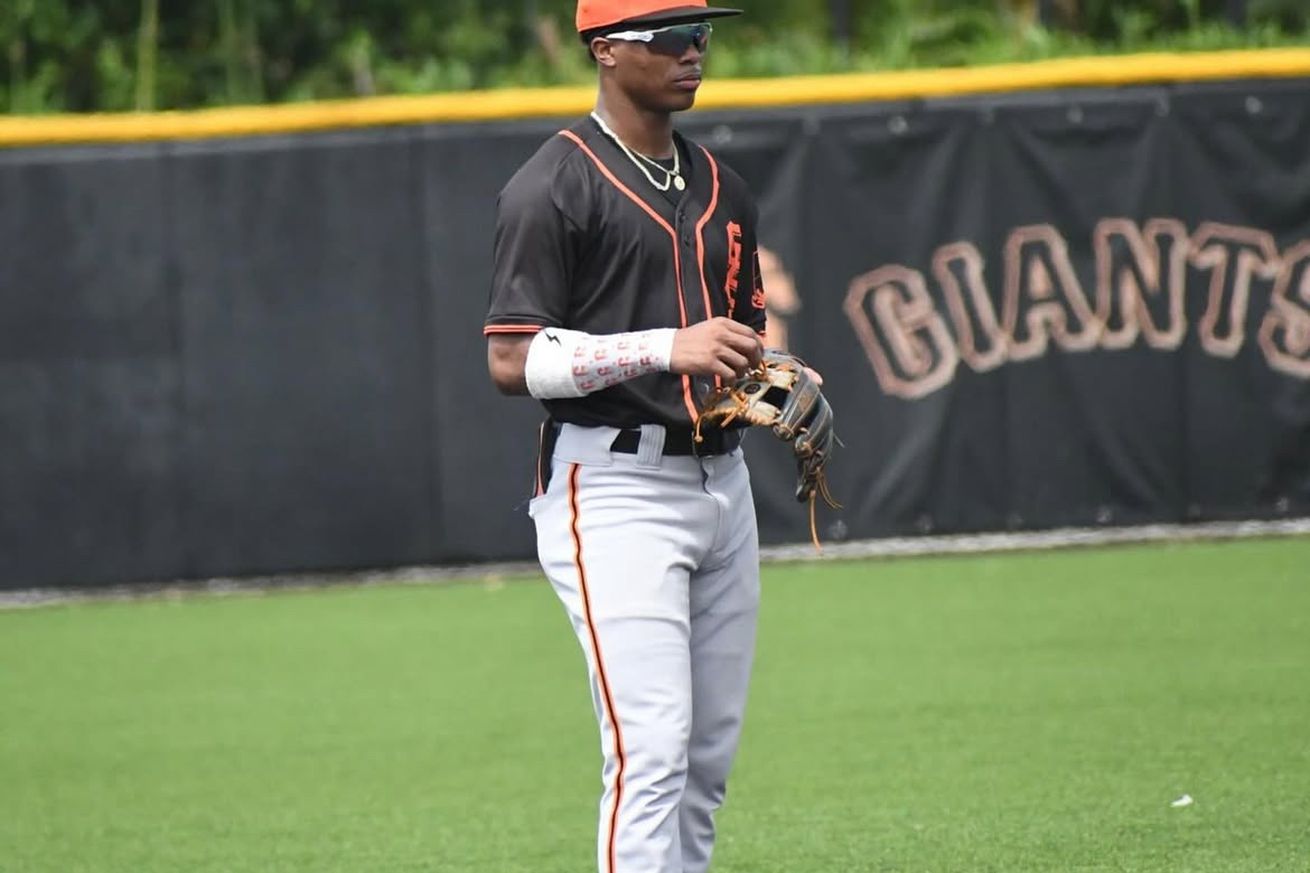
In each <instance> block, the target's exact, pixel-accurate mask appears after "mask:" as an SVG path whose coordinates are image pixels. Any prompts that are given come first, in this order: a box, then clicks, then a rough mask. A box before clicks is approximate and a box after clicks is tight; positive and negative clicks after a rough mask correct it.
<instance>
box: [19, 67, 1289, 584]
mask: <svg viewBox="0 0 1310 873" xmlns="http://www.w3.org/2000/svg"><path fill="white" fill-rule="evenodd" d="M1260 56H1261V54H1260V53H1255V54H1252V55H1242V56H1241V57H1242V59H1243V60H1242V63H1243V64H1246V65H1247V66H1245V67H1238V66H1231V65H1230V66H1224V65H1223V64H1222V63H1220V61H1218V60H1215V61H1213V62H1212V63H1210V64H1205V63H1200V62H1197V61H1195V59H1193V61H1192V66H1193V69H1192V70H1191V72H1192V73H1193V74H1194V75H1192V76H1190V77H1189V76H1185V75H1184V73H1185V72H1187V71H1186V70H1181V71H1180V70H1178V69H1177V68H1174V67H1168V66H1167V65H1166V66H1164V67H1160V68H1158V69H1157V72H1156V73H1155V74H1151V75H1148V74H1146V73H1143V72H1141V71H1140V70H1138V71H1137V75H1138V78H1137V79H1133V78H1128V79H1124V75H1125V74H1124V70H1131V69H1132V68H1133V63H1135V62H1120V63H1118V64H1113V63H1110V64H1102V65H1101V66H1099V67H1096V68H1095V70H1092V68H1090V67H1087V66H1086V65H1084V67H1083V68H1082V69H1083V72H1082V73H1081V74H1080V76H1075V75H1074V73H1071V72H1069V68H1067V67H1047V68H1045V69H1046V71H1047V73H1048V74H1049V75H1048V76H1047V78H1046V79H1042V78H1041V77H1040V76H1036V75H1035V73H1034V70H1037V69H1040V68H1026V69H1028V79H1027V80H1026V83H1025V82H1023V81H1020V82H1019V84H1015V82H1014V80H1012V79H1006V80H1004V81H1002V80H1001V79H1000V78H998V74H997V73H996V72H995V71H991V72H986V71H982V72H980V71H974V72H971V73H957V74H955V75H954V76H953V77H952V76H950V75H949V74H941V73H933V74H912V75H918V76H920V77H924V76H928V77H929V79H930V81H928V80H924V79H922V78H920V79H919V80H914V81H911V80H907V79H898V78H896V77H894V76H892V77H883V78H881V79H876V80H875V79H869V78H868V77H850V78H843V79H840V80H825V81H827V82H828V83H829V86H830V88H829V90H824V88H823V86H822V83H816V80H802V83H801V84H800V85H798V84H797V83H796V82H791V83H786V82H784V83H776V84H770V85H769V86H768V88H772V89H773V91H774V98H775V99H774V102H773V103H772V104H769V105H761V104H762V103H766V102H767V101H765V100H764V99H763V98H762V97H761V95H764V94H765V93H766V89H765V88H761V87H758V86H757V87H755V88H753V89H749V93H750V94H751V95H753V96H751V98H750V99H747V97H746V96H745V92H743V94H742V95H741V100H740V101H739V103H738V104H737V105H742V104H750V105H751V107H752V108H750V109H745V110H734V109H730V108H727V107H726V105H725V104H724V103H723V101H725V100H726V98H725V97H713V98H710V94H709V93H707V100H706V102H707V103H709V104H710V105H711V106H712V107H713V108H711V109H710V110H709V111H701V112H697V113H694V114H692V115H689V116H687V117H686V119H685V123H684V129H685V130H687V132H689V133H690V134H692V135H693V136H695V137H697V138H700V139H701V140H702V141H704V142H705V143H706V144H707V145H709V146H711V147H712V148H713V149H715V150H716V152H717V153H718V154H720V155H721V156H722V157H723V159H724V160H726V161H727V162H728V163H729V164H731V165H732V166H734V167H735V168H736V169H737V170H738V171H739V172H741V173H742V175H744V176H745V177H746V178H747V180H748V181H749V182H750V183H751V184H752V185H753V186H754V188H755V190H756V191H757V192H758V193H759V196H760V200H761V206H762V221H763V227H762V234H761V237H762V241H763V243H764V244H765V245H766V246H767V247H768V248H769V250H770V252H771V253H772V255H773V258H772V259H771V261H772V263H773V265H774V270H773V272H772V282H771V284H770V289H769V291H770V298H771V299H770V302H771V305H772V307H773V308H774V309H775V313H774V315H775V320H776V321H778V322H780V323H785V325H786V328H787V335H788V338H789V342H790V344H791V347H792V348H793V350H795V351H797V352H799V353H800V354H802V355H804V356H805V357H806V358H807V359H809V360H810V361H812V363H814V365H815V366H817V367H818V368H819V369H821V370H822V371H823V372H824V373H825V376H826V378H827V387H826V391H827V393H828V395H829V397H830V399H831V400H832V402H833V405H834V407H835V408H836V409H837V412H838V416H839V418H838V422H839V428H838V429H839V433H840V435H841V437H842V439H843V441H844V443H845V448H844V449H843V450H842V451H841V452H840V454H839V455H838V457H837V458H836V459H835V461H834V463H833V480H834V484H835V489H834V490H835V491H836V492H837V494H838V496H839V498H840V499H841V500H842V502H843V503H844V505H845V509H843V510H841V511H839V512H833V513H830V514H826V515H825V516H824V517H823V521H822V524H821V530H823V531H825V532H826V535H827V536H829V537H832V538H847V537H855V538H868V537H883V536H893V535H906V534H915V533H924V532H933V533H953V532H970V531H988V530H1030V529H1044V528H1051V527H1064V526H1097V525H1122V524H1134V523H1147V522H1194V521H1201V520H1217V519H1235V518H1279V517H1283V516H1294V515H1307V514H1310V147H1308V144H1310V53H1307V52H1301V53H1300V54H1299V55H1298V54H1296V53H1295V52H1293V53H1287V52H1278V53H1268V55H1266V58H1267V60H1268V68H1267V69H1263V70H1262V69H1260V68H1256V69H1251V68H1250V64H1251V59H1252V58H1257V57H1260ZM1289 58H1291V60H1289ZM1297 59H1299V60H1297ZM1294 61H1295V62H1294ZM1297 63H1300V64H1301V65H1300V66H1297ZM1006 69H1011V68H1006ZM1089 70H1091V71H1090V72H1089ZM1097 71H1099V72H1097ZM1203 71H1206V72H1208V73H1209V75H1200V73H1201V72H1203ZM1216 71H1217V73H1218V74H1216ZM1227 71H1234V72H1235V73H1241V74H1242V75H1247V76H1251V77H1252V78H1249V79H1246V80H1243V81H1223V80H1222V79H1223V78H1224V75H1222V74H1224V73H1226V72H1227ZM1112 74H1113V75H1112ZM1230 75H1231V74H1230ZM934 76H935V77H937V78H932V77H934ZM1061 76H1064V77H1066V78H1061ZM1116 76H1117V78H1116ZM988 77H990V78H988ZM1069 77H1072V78H1069ZM1184 78H1190V79H1221V80H1220V81H1183V82H1180V81H1176V80H1177V79H1184ZM856 80H859V83H862V85H861V87H862V88H863V90H860V89H858V88H856V87H855V85H856V84H857V82H856ZM950 82H955V83H957V84H956V86H955V88H954V89H952V88H950V87H947V85H948V84H949V83H950ZM1134 82H1137V83H1139V84H1133V83H1134ZM833 83H837V84H833ZM989 83H990V84H989ZM1085 83H1094V84H1096V85H1097V87H1092V88H1088V87H1075V86H1077V85H1080V84H1085ZM1025 84H1026V86H1027V88H1026V89H1025V87H1024V86H1025ZM911 85H914V86H915V87H918V88H920V91H918V92H915V91H913V90H912V89H911V87H910V86H911ZM1057 85H1058V86H1064V87H1060V88H1058V89H1055V88H1052V86H1057ZM875 86H876V88H875ZM733 87H736V86H727V88H726V90H724V91H723V92H721V93H724V94H727V93H729V91H731V89H732V88H733ZM989 87H990V89H991V92H989V91H988V88H989ZM878 89H881V90H878ZM898 89H899V90H898ZM807 90H808V92H809V93H810V94H811V95H813V96H817V97H818V98H819V99H818V101H817V102H813V103H811V104H809V105H791V104H793V103H795V102H797V100H798V99H799V97H798V94H800V93H803V92H805V91H807ZM980 92H982V93H980ZM549 93H550V94H551V95H553V96H551V97H550V98H549V99H547V98H545V97H543V96H541V95H534V96H531V97H530V99H531V100H532V103H533V106H534V107H535V110H534V111H533V112H528V113H525V114H528V115H540V114H542V111H543V107H544V108H545V109H549V110H550V111H552V112H559V113H564V114H571V113H572V112H574V111H575V110H580V108H582V107H585V100H586V98H587V95H586V94H585V93H583V92H577V91H573V90H570V89H564V90H562V91H559V92H549ZM837 97H844V98H845V99H848V100H849V101H852V102H842V101H841V100H840V99H836V98H837ZM827 98H833V99H827ZM422 99H429V100H438V101H441V100H455V101H456V102H458V101H459V100H467V99H472V100H473V102H470V103H468V105H467V106H465V108H464V109H461V110H459V111H456V110H455V109H451V108H450V107H451V106H453V105H454V104H450V105H447V106H446V108H447V110H448V112H447V114H446V115H444V116H440V117H442V118H453V119H455V120H453V121H446V122H443V123H435V120H434V119H435V118H436V116H431V115H422V113H421V112H419V110H418V109H417V108H416V107H417V106H418V102H416V101H413V100H407V99H404V98H397V99H395V100H388V101H364V102H360V103H351V104H332V105H329V106H312V107H293V108H290V109H286V110H278V109H260V110H221V111H217V112H212V113H198V114H182V115H160V116H146V117H110V118H90V119H66V118H55V119H36V120H25V119H6V120H2V121H0V144H5V145H9V146H11V148H8V149H0V245H2V246H3V254H2V255H0V587H8V588H15V587H29V586H61V585H95V584H109V583H115V582H131V581H142V580H161V579H177V578H201V577H212V576H223V575H248V574H266V573H276V572H284V571H306V570H310V571H312V570H329V569H351V568H362V567H391V566H400V565H410V564H432V563H450V562H464V561H482V560H512V559H521V558H525V557H530V556H531V554H532V538H531V526H530V522H529V521H528V519H527V517H526V513H525V512H524V511H523V509H524V508H523V505H522V504H523V502H524V500H525V499H526V496H527V490H528V487H529V483H530V479H531V457H530V455H531V450H532V443H533V432H534V425H535V423H536V421H537V419H538V412H537V410H536V408H535V406H534V404H532V403H531V402H528V401H515V400H510V399H505V398H501V397H499V396H498V395H496V394H495V392H494V391H493V389H492V388H491V386H490V384H489V382H488V381H487V379H486V377H485V368H484V365H483V360H484V357H485V351H484V349H485V346H484V341H483V339H482V335H481V330H480V327H481V322H482V316H483V313H484V309H485V304H486V298H487V283H488V274H489V256H490V235H491V225H492V214H493V207H494V199H495V194H496V191H497V190H498V189H499V187H500V185H502V184H503V182H504V181H505V180H506V179H507V178H508V176H509V175H510V173H511V172H512V171H513V170H514V168H515V167H516V166H517V165H518V164H519V163H520V162H521V161H522V160H524V159H525V158H526V157H527V156H528V155H529V154H531V152H532V151H533V150H534V149H535V147H536V146H537V145H538V144H539V143H540V142H541V140H542V139H543V138H545V137H546V136H549V135H551V134H552V133H553V132H554V131H555V130H556V129H557V128H558V127H559V126H560V121H559V120H558V119H553V118H520V119H516V120H500V118H499V115H497V114H496V113H497V112H498V113H501V114H507V113H508V109H512V108H513V107H512V106H509V107H508V109H507V105H506V104H504V102H503V101H504V100H505V99H506V98H504V97H499V98H483V102H482V103H480V104H479V103H477V102H476V98H422ZM525 99H529V98H525ZM497 101H500V102H497ZM461 105H464V104H461ZM396 107H402V109H403V110H404V111H400V110H398V109H397V108H396ZM469 107H480V108H478V109H477V111H475V109H473V108H469ZM520 108H522V107H520ZM429 110H431V107H429ZM493 110H494V111H493ZM431 111H435V110H431ZM279 112H282V113H284V114H279ZM460 112H464V113H466V114H465V115H461V114H460ZM477 112H482V113H483V114H481V115H479V114H477ZM243 113H244V114H243ZM416 113H418V115H417V117H416V115H415V114H416ZM252 117H253V118H254V119H255V120H254V121H252V120H251V118H252ZM333 122H336V123H335V124H334V123H333ZM428 122H432V123H428ZM252 125H253V126H252ZM261 125H262V126H261ZM335 128H352V129H349V130H343V129H335ZM259 130H265V131H270V132H269V133H266V134H265V135H252V134H254V133H256V132H257V131H259ZM235 134H242V136H235ZM788 291H794V292H795V294H794V298H795V299H793V297H792V295H790V294H788V293H787V292H788ZM748 446H749V452H750V454H751V458H752V467H753V472H754V476H755V483H756V496H757V501H758V503H759V505H760V510H761V522H762V524H761V529H762V536H763V537H764V539H765V540H766V541H768V542H773V543H778V542H787V541H795V540H803V539H804V538H805V537H806V536H807V533H808V528H807V523H806V520H805V516H804V512H803V510H802V509H801V508H800V507H797V506H796V505H795V504H794V502H793V501H792V499H791V489H792V470H791V468H790V466H789V464H788V459H787V457H786V455H785V453H784V452H783V450H782V449H781V447H779V446H777V445H775V444H774V443H772V442H771V441H770V440H769V439H767V438H764V437H763V435H760V436H759V437H757V438H753V439H752V440H751V441H750V443H749V444H748Z"/></svg>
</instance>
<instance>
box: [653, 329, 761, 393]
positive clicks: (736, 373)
mask: <svg viewBox="0 0 1310 873" xmlns="http://www.w3.org/2000/svg"><path fill="white" fill-rule="evenodd" d="M763 356H764V344H763V343H761V342H760V338H759V337H758V336H757V335H756V334H755V331H753V330H752V329H751V328H749V327H747V326H746V325H744V324H742V323H741V322H739V321H733V320H732V319H731V318H724V317H723V316H719V317H717V318H711V319H710V320H709V321H702V322H701V323H700V324H693V325H692V326H691V327H684V328H682V329H681V330H679V331H678V332H677V333H676V334H674V335H673V353H672V355H671V356H670V359H669V370H670V371H671V372H674V373H677V374H678V375H680V376H681V375H686V376H718V377H720V378H722V379H736V378H738V377H740V376H743V375H745V373H746V371H747V370H749V369H751V368H752V367H754V366H756V365H758V364H759V363H760V361H761V360H762V359H763Z"/></svg>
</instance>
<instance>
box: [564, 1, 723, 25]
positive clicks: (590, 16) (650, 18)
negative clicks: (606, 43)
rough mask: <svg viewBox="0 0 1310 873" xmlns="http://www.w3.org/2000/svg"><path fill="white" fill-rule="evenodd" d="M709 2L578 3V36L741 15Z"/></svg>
mask: <svg viewBox="0 0 1310 873" xmlns="http://www.w3.org/2000/svg"><path fill="white" fill-rule="evenodd" d="M740 14H741V10H740V9H724V8H722V7H719V6H709V5H707V4H706V2H705V0H578V33H586V32H587V31H589V30H598V29H599V28H602V27H610V26H611V25H615V24H673V23H675V22H678V21H704V20H705V19H707V18H723V17H724V16H727V15H740Z"/></svg>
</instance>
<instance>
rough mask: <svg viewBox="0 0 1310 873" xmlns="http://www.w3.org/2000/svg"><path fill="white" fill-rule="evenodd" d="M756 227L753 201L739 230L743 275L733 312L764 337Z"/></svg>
mask: <svg viewBox="0 0 1310 873" xmlns="http://www.w3.org/2000/svg"><path fill="white" fill-rule="evenodd" d="M758 224H759V209H758V207H756V205H755V204H754V202H752V203H751V205H750V210H749V215H748V218H747V221H746V227H744V228H743V229H742V235H741V245H742V274H743V275H742V281H740V282H738V283H737V300H736V305H735V306H734V307H733V310H732V311H733V315H734V317H735V318H736V320H737V321H740V322H741V323H742V324H745V325H747V326H748V327H750V328H752V329H753V330H754V331H755V332H756V333H758V334H759V335H760V336H763V335H764V328H765V322H766V315H765V302H766V301H765V297H764V276H763V273H762V271H761V270H760V248H759V238H758V235H757V230H756V226H757V225H758Z"/></svg>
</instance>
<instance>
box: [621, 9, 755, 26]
mask: <svg viewBox="0 0 1310 873" xmlns="http://www.w3.org/2000/svg"><path fill="white" fill-rule="evenodd" d="M741 12H742V11H741V10H740V9H727V8H725V7H722V6H677V7H675V8H673V9H661V10H660V11H659V12H652V13H650V14H649V15H638V16H637V17H635V18H625V19H623V20H622V21H620V22H618V24H616V25H612V26H614V27H618V26H620V25H622V26H623V27H627V26H628V25H632V24H680V23H682V22H684V21H704V20H705V19H707V18H727V17H728V16H730V15H741Z"/></svg>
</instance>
